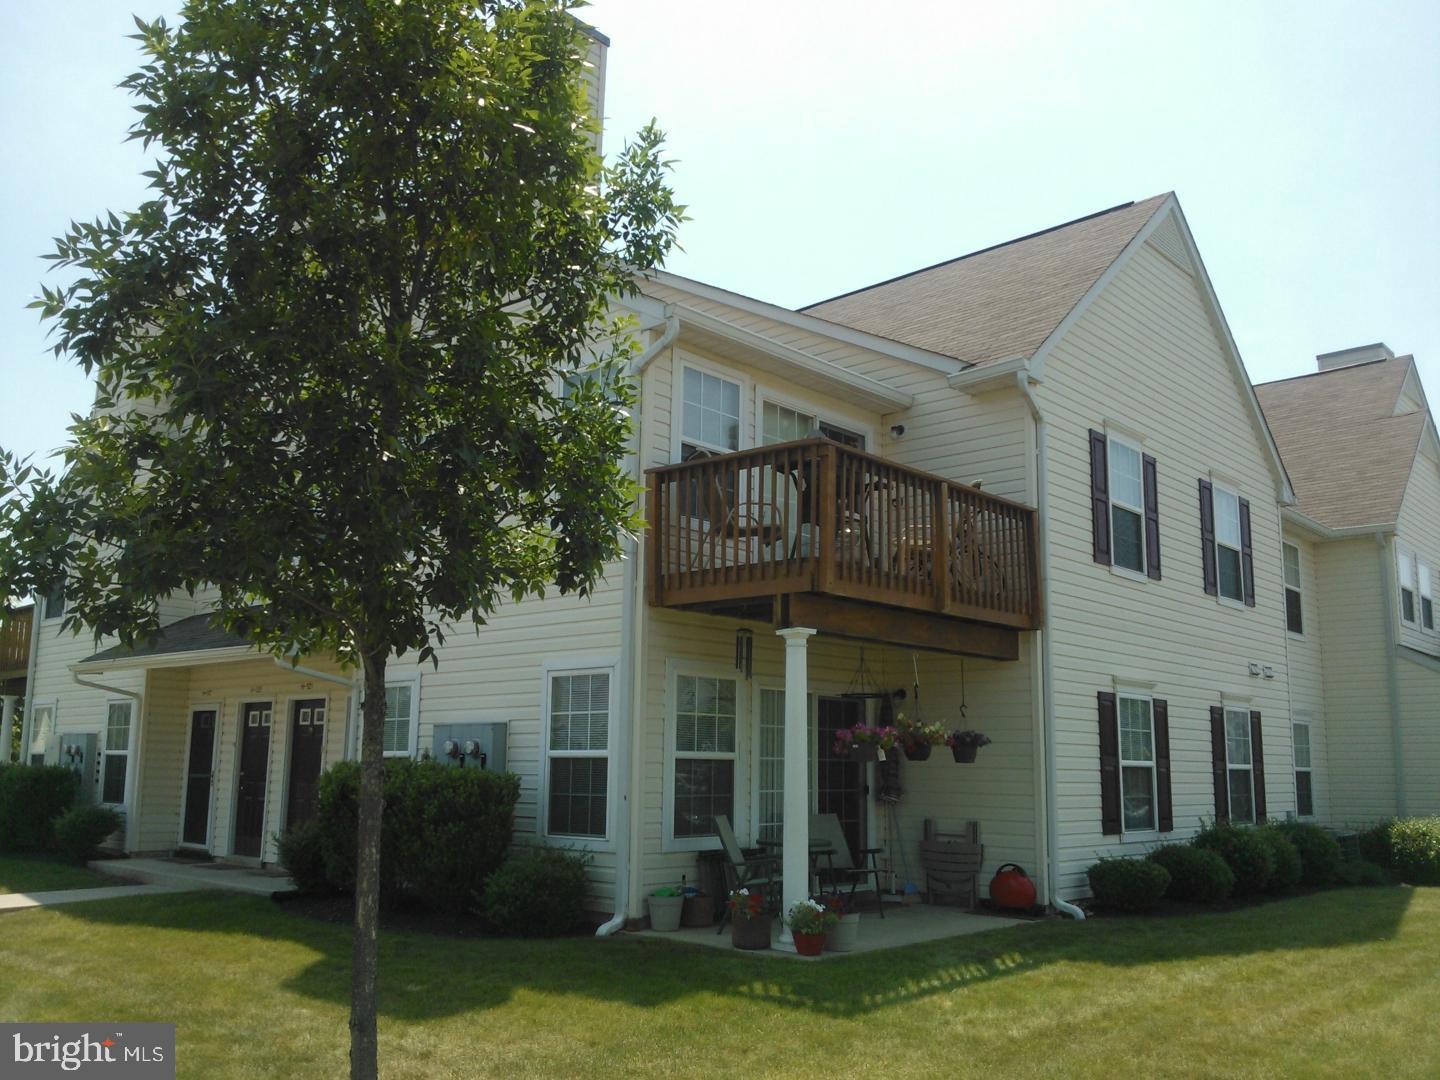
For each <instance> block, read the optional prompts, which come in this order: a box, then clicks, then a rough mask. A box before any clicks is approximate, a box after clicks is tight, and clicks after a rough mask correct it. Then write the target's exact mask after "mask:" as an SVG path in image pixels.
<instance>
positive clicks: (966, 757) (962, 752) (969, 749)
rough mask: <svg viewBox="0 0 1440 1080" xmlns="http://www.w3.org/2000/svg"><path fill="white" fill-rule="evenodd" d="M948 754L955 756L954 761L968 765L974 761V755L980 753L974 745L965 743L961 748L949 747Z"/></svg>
mask: <svg viewBox="0 0 1440 1080" xmlns="http://www.w3.org/2000/svg"><path fill="white" fill-rule="evenodd" d="M950 752H951V753H952V754H954V755H955V760H956V761H961V762H964V763H966V764H969V763H970V762H972V761H974V760H975V755H976V754H978V753H979V752H980V748H979V747H978V746H976V745H975V744H974V743H965V744H963V745H961V746H952V747H950Z"/></svg>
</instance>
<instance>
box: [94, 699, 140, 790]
mask: <svg viewBox="0 0 1440 1080" xmlns="http://www.w3.org/2000/svg"><path fill="white" fill-rule="evenodd" d="M134 709H135V706H134V703H133V702H129V701H112V702H110V704H109V705H107V706H106V709H105V753H104V761H103V762H102V763H101V766H100V801H101V802H102V803H108V804H110V805H112V806H119V805H121V804H122V803H124V802H125V780H126V774H127V773H128V772H129V770H130V722H131V719H132V718H133V716H134Z"/></svg>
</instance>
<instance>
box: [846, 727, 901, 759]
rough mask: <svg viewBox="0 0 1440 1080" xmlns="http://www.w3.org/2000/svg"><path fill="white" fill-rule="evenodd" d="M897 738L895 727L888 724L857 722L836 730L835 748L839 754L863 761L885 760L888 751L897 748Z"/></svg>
mask: <svg viewBox="0 0 1440 1080" xmlns="http://www.w3.org/2000/svg"><path fill="white" fill-rule="evenodd" d="M895 739H896V732H895V729H894V728H893V727H890V726H889V725H888V724H887V725H886V726H884V727H872V726H870V725H869V724H856V725H854V726H853V727H848V728H840V729H839V730H838V731H836V732H835V742H834V749H835V753H837V754H840V755H850V756H852V757H855V758H857V759H859V760H861V761H877V760H878V761H884V760H885V753H886V751H888V750H893V749H894V748H895Z"/></svg>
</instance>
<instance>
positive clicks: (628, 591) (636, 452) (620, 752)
mask: <svg viewBox="0 0 1440 1080" xmlns="http://www.w3.org/2000/svg"><path fill="white" fill-rule="evenodd" d="M679 333H680V318H679V316H677V315H676V314H675V313H674V309H673V308H672V307H671V306H670V305H669V304H667V305H665V332H664V333H662V334H661V335H660V336H659V337H658V338H657V339H656V340H655V341H654V342H652V343H651V344H650V345H649V347H647V348H646V349H645V351H644V352H642V353H641V354H640V355H639V356H637V357H636V358H635V360H634V361H633V362H632V363H631V365H630V375H631V378H634V379H638V380H641V385H640V386H639V387H638V389H637V391H636V394H635V411H634V415H633V416H632V418H631V420H632V422H631V436H630V445H631V449H630V453H629V454H628V455H627V456H628V457H629V461H628V462H627V463H626V472H627V473H628V474H629V475H630V476H632V477H634V479H635V481H636V482H637V483H639V482H640V481H641V480H642V479H643V474H642V469H643V466H644V462H645V455H644V445H645V444H644V441H643V439H644V433H643V425H644V404H643V403H644V399H645V387H644V383H643V376H644V374H645V369H646V368H648V367H649V366H650V363H651V361H653V360H654V359H655V358H656V357H657V356H659V355H660V353H661V352H663V351H664V350H665V349H666V348H668V347H669V345H670V343H671V342H673V341H674V340H675V338H676V337H677V336H678V335H679ZM644 557H645V545H644V544H642V543H641V542H640V537H638V536H632V537H630V554H629V558H627V559H626V560H625V566H624V569H623V575H622V578H621V587H620V687H619V694H618V697H617V701H616V705H615V711H616V714H617V715H618V716H619V718H620V720H621V723H620V724H619V725H618V726H619V729H620V731H621V732H622V734H621V736H620V738H619V740H618V742H617V743H616V746H615V775H616V777H617V778H618V779H617V787H618V788H619V790H620V805H619V807H617V808H616V813H615V823H616V824H615V914H614V915H613V916H612V917H611V918H610V919H609V920H608V921H607V922H605V923H604V924H603V925H602V926H601V927H600V928H599V929H598V930H596V931H595V936H596V937H609V936H610V935H611V934H613V933H615V932H616V931H618V930H622V929H624V927H625V920H626V919H627V918H628V917H629V912H630V837H631V834H632V832H633V831H634V826H633V822H632V820H631V818H632V810H633V799H632V796H633V794H634V784H633V783H632V778H631V776H630V770H631V762H632V759H633V757H634V754H633V746H634V742H635V727H636V724H635V715H634V713H635V685H636V683H637V682H638V681H639V676H638V675H637V673H636V667H637V665H638V664H639V663H640V662H641V659H642V657H643V655H644V650H643V649H642V648H640V644H639V637H640V634H641V632H642V631H643V629H644V623H643V620H642V619H640V618H639V609H640V605H641V603H642V598H641V596H640V592H641V589H642V587H643V583H644V580H645V579H644V578H643V577H642V576H641V574H640V563H641V562H642V561H643V559H644Z"/></svg>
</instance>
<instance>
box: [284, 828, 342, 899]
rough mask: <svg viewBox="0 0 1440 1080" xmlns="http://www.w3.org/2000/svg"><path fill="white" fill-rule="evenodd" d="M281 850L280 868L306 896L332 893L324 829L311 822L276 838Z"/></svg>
mask: <svg viewBox="0 0 1440 1080" xmlns="http://www.w3.org/2000/svg"><path fill="white" fill-rule="evenodd" d="M275 840H276V845H277V846H278V847H279V849H280V865H281V866H283V867H284V868H285V872H286V873H287V874H289V875H290V878H291V880H292V881H294V882H295V888H297V889H299V890H300V891H301V892H304V893H325V892H330V891H332V890H331V887H330V882H329V881H328V880H327V879H326V877H325V845H324V841H323V839H322V838H321V835H320V826H319V825H318V824H317V823H316V822H314V821H307V822H305V824H303V825H297V826H295V828H293V829H291V830H289V831H288V832H286V833H283V834H282V835H280V836H278V837H276V838H275Z"/></svg>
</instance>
